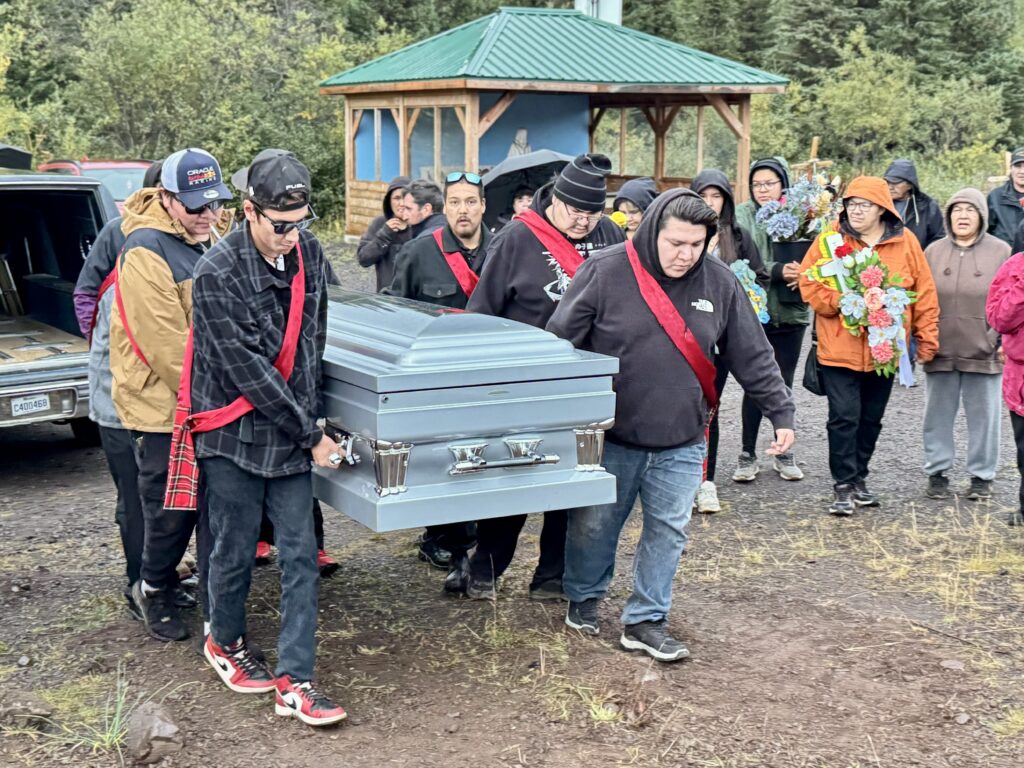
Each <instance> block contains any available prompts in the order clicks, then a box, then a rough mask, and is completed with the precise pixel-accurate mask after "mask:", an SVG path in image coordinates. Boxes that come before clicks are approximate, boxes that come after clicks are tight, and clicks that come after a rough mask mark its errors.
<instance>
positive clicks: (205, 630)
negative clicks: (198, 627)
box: [203, 621, 210, 637]
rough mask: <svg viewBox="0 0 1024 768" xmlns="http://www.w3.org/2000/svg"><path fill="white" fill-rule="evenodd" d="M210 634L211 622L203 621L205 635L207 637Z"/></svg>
mask: <svg viewBox="0 0 1024 768" xmlns="http://www.w3.org/2000/svg"><path fill="white" fill-rule="evenodd" d="M209 634H210V622H208V621H204V622H203V637H207V636H208V635H209Z"/></svg>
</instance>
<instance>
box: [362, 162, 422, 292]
mask: <svg viewBox="0 0 1024 768" xmlns="http://www.w3.org/2000/svg"><path fill="white" fill-rule="evenodd" d="M410 183H411V182H410V180H409V177H408V176H396V177H395V178H393V179H392V180H391V183H390V184H389V185H388V191H387V192H385V193H384V215H383V216H378V217H377V218H375V219H374V220H373V221H371V222H370V226H369V227H367V228H366V232H364V233H363V236H362V237H361V238H360V240H359V247H358V248H357V249H356V260H358V262H359V266H361V267H376V268H377V290H378V291H380V290H382V289H384V288H387V287H388V286H389V285H391V278H392V277H393V276H394V274H395V256H397V255H398V252H399V251H400V250H401V249H402V246H403V245H405V244H406V243H407V242H409V241H410V240H411V239H412V231H411V229H410V228H409V227H406V228H405V229H403V230H400V231H398V232H395V231H394V230H392V229H391V228H390V227H388V226H386V225H387V221H388V220H389V219H393V218H395V212H394V210H393V209H392V208H391V193H392V192H394V191H395V190H396V189H401V188H402V187H408V186H409V184H410Z"/></svg>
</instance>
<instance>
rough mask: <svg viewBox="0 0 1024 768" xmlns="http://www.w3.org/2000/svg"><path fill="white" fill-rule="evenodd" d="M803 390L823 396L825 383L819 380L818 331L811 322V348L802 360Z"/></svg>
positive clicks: (812, 321)
mask: <svg viewBox="0 0 1024 768" xmlns="http://www.w3.org/2000/svg"><path fill="white" fill-rule="evenodd" d="M803 385H804V389H806V390H807V391H808V392H810V393H811V394H812V395H818V396H819V397H824V396H825V382H823V381H822V380H821V365H820V364H819V363H818V331H817V329H816V328H815V327H814V320H813V319H812V320H811V348H810V349H809V350H808V351H807V359H806V360H804V380H803Z"/></svg>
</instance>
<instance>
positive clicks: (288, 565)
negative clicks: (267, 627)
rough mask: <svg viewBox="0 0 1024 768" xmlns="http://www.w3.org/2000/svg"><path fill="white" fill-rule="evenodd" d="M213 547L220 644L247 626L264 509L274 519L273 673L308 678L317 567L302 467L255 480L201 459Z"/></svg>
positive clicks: (215, 631)
mask: <svg viewBox="0 0 1024 768" xmlns="http://www.w3.org/2000/svg"><path fill="white" fill-rule="evenodd" d="M199 467H200V469H201V470H202V474H203V478H204V484H205V486H206V500H207V505H208V508H209V516H210V530H211V532H212V533H213V551H212V552H211V553H210V580H209V586H208V590H209V596H210V616H211V618H210V632H211V634H212V635H213V639H214V641H215V642H216V643H217V644H218V645H220V646H224V645H227V644H229V643H233V642H235V641H236V640H238V638H240V637H243V636H244V635H245V631H246V615H245V601H246V599H247V598H248V596H249V586H250V584H251V582H252V566H253V560H252V553H253V550H255V549H256V540H257V539H258V538H259V533H260V519H261V518H262V517H263V513H264V512H266V513H267V515H268V516H269V517H270V520H271V522H272V523H273V524H274V534H275V536H276V539H277V551H278V563H279V564H280V566H281V633H280V635H279V636H278V643H277V659H278V661H277V674H278V675H290V676H291V677H292V678H294V679H296V680H300V681H305V680H312V679H313V662H314V658H315V656H316V621H317V591H318V589H319V583H320V571H319V569H318V568H317V564H316V537H315V536H314V535H313V516H312V515H311V514H309V510H310V508H311V507H312V505H313V483H312V478H311V476H310V473H309V472H303V473H301V474H298V475H286V476H284V477H274V478H267V477H260V476H259V475H254V474H251V473H249V472H246V471H245V470H244V469H242V468H241V467H239V466H238V465H237V464H235V463H234V462H233V461H231V460H229V459H224V458H220V457H216V458H211V459H200V460H199Z"/></svg>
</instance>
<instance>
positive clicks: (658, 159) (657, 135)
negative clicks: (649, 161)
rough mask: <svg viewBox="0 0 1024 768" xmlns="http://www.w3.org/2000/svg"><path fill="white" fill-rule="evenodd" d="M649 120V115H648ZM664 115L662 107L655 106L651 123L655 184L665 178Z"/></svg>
mask: <svg viewBox="0 0 1024 768" xmlns="http://www.w3.org/2000/svg"><path fill="white" fill-rule="evenodd" d="M648 120H650V117H648ZM665 122H666V115H665V108H664V107H656V108H655V120H654V121H653V122H652V123H651V127H652V128H653V129H654V182H655V184H657V183H658V182H660V181H661V179H663V178H665V131H666V130H668V128H667V126H666V125H665Z"/></svg>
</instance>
